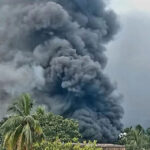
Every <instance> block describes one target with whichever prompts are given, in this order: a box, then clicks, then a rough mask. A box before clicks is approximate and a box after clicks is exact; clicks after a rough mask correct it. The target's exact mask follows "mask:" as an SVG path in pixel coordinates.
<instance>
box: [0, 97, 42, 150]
mask: <svg viewBox="0 0 150 150" xmlns="http://www.w3.org/2000/svg"><path fill="white" fill-rule="evenodd" d="M32 108H33V100H32V99H31V97H30V95H28V94H23V95H22V96H20V97H19V98H18V99H17V101H16V102H14V103H13V104H12V105H11V106H10V107H9V108H8V112H9V113H11V115H10V117H9V118H8V119H7V120H6V121H5V122H4V123H3V125H2V126H1V128H0V130H1V132H2V134H3V135H4V139H3V147H4V148H6V149H7V150H32V145H33V142H34V141H35V140H36V139H35V137H36V138H39V137H42V136H41V135H43V132H42V128H41V127H40V124H39V122H38V121H37V120H36V119H35V118H34V115H32V114H31V111H32Z"/></svg>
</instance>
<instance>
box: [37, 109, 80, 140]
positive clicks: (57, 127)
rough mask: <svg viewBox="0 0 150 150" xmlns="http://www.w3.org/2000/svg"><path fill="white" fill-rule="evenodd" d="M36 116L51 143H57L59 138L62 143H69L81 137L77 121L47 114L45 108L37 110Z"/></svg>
mask: <svg viewBox="0 0 150 150" xmlns="http://www.w3.org/2000/svg"><path fill="white" fill-rule="evenodd" d="M35 116H36V119H38V120H39V122H40V125H41V127H42V129H43V133H44V135H45V137H46V139H47V140H49V141H55V140H56V139H58V138H59V139H60V140H61V141H62V142H68V141H73V140H74V139H75V138H76V139H78V138H80V137H81V135H80V133H79V124H78V122H77V121H75V120H72V119H64V118H63V117H62V116H59V115H54V114H53V113H51V112H46V111H45V109H44V108H43V107H38V108H37V110H36V114H35Z"/></svg>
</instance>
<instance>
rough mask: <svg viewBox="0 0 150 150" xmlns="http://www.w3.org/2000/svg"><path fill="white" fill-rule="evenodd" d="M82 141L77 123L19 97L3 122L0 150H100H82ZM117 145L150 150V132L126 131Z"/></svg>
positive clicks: (88, 147)
mask: <svg viewBox="0 0 150 150" xmlns="http://www.w3.org/2000/svg"><path fill="white" fill-rule="evenodd" d="M81 137H82V136H81V134H80V133H79V125H78V122H77V121H75V120H72V119H65V118H63V117H62V116H59V115H54V114H53V113H51V112H48V111H46V109H45V108H44V107H43V106H37V107H35V105H34V103H33V100H32V98H31V97H30V95H28V94H23V95H21V96H20V97H18V98H17V100H16V101H15V102H14V103H13V104H12V105H10V107H9V108H8V117H5V118H3V119H2V120H1V121H0V150H62V149H63V150H101V149H100V148H96V142H93V143H92V142H89V143H85V146H84V147H81V145H80V144H79V143H78V141H79V140H80V139H81ZM74 143H76V144H74ZM118 144H121V145H125V146H126V150H149V149H150V128H148V129H147V130H145V129H144V128H142V126H140V125H138V126H136V127H130V128H126V129H124V130H123V132H122V133H121V134H120V135H119V139H118Z"/></svg>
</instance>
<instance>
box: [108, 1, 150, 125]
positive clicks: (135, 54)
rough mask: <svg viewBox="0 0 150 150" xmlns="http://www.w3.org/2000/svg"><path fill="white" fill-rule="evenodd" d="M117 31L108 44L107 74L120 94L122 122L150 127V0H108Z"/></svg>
mask: <svg viewBox="0 0 150 150" xmlns="http://www.w3.org/2000/svg"><path fill="white" fill-rule="evenodd" d="M109 7H111V8H113V9H114V11H115V12H116V13H117V15H118V20H119V22H120V26H121V28H120V31H119V33H118V34H117V35H116V37H115V38H114V40H113V41H112V42H111V43H109V45H107V49H108V51H107V52H106V55H107V57H108V65H107V68H106V72H107V74H108V75H109V76H110V77H111V78H112V80H113V82H117V84H118V91H119V92H120V93H122V94H123V102H122V105H123V107H124V111H125V114H124V118H123V123H124V124H125V126H130V125H136V124H139V123H140V124H141V125H143V126H144V127H150V0H111V1H110V4H109Z"/></svg>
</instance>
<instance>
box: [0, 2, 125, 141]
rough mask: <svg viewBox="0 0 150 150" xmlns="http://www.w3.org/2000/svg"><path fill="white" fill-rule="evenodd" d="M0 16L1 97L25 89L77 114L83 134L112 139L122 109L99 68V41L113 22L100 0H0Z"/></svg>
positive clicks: (114, 27) (51, 106) (107, 36)
mask: <svg viewBox="0 0 150 150" xmlns="http://www.w3.org/2000/svg"><path fill="white" fill-rule="evenodd" d="M0 20H1V21H0V71H1V72H3V73H2V74H1V75H0V83H1V87H0V95H1V97H2V98H3V103H9V101H8V99H9V97H12V96H15V95H18V94H20V93H22V92H30V93H31V94H33V95H34V96H35V97H36V98H37V99H38V101H39V103H42V104H46V105H47V106H48V108H49V109H50V110H51V111H53V112H55V113H58V114H61V115H63V116H65V117H71V118H75V119H77V120H79V123H80V130H81V133H82V134H83V137H84V139H92V140H93V139H97V140H98V141H103V142H111V141H114V140H115V139H116V138H117V136H118V134H119V132H120V130H121V128H122V124H121V122H120V120H121V118H122V115H123V110H122V107H121V106H120V102H119V101H120V98H119V97H118V96H116V94H115V91H114V90H115V87H114V85H112V84H111V82H110V80H109V78H108V77H107V76H106V75H105V74H104V73H103V72H104V68H105V66H106V63H107V59H106V57H105V55H104V51H105V47H104V44H107V42H109V41H110V40H112V38H113V36H114V34H115V33H116V32H117V29H118V27H119V26H118V24H117V22H116V16H115V14H114V13H113V12H112V11H110V10H106V7H105V4H104V2H103V0H0ZM6 74H7V76H6Z"/></svg>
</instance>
